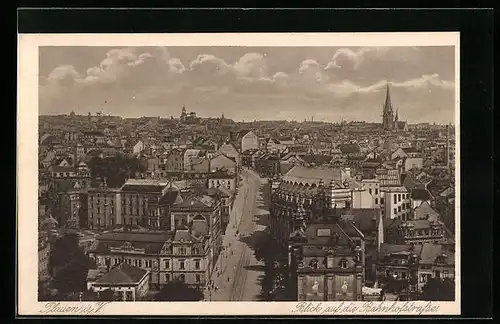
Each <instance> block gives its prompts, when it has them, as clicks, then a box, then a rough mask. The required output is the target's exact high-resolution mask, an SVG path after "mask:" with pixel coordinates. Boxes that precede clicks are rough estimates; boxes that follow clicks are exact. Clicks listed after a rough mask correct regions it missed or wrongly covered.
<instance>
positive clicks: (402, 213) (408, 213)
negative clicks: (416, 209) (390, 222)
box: [380, 186, 413, 220]
mask: <svg viewBox="0 0 500 324" xmlns="http://www.w3.org/2000/svg"><path fill="white" fill-rule="evenodd" d="M380 191H381V198H380V203H381V209H382V213H383V215H384V217H385V218H388V219H394V218H398V219H402V220H410V219H412V210H413V209H412V206H411V198H410V194H409V192H408V189H406V187H404V186H384V187H381V188H380Z"/></svg>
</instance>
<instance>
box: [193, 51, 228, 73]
mask: <svg viewBox="0 0 500 324" xmlns="http://www.w3.org/2000/svg"><path fill="white" fill-rule="evenodd" d="M189 68H190V71H191V72H194V73H198V74H201V75H217V74H225V73H227V72H229V71H230V69H231V65H229V64H228V63H226V61H224V60H223V59H221V58H218V57H216V56H214V55H210V54H200V55H198V57H197V58H196V59H194V60H193V61H192V62H191V63H190V64H189Z"/></svg>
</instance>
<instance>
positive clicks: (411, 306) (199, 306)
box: [17, 32, 461, 316]
mask: <svg viewBox="0 0 500 324" xmlns="http://www.w3.org/2000/svg"><path fill="white" fill-rule="evenodd" d="M459 39H460V35H459V33H458V32H437V33H435V32H424V33H422V32H417V33H265V34H262V33H259V34H257V33H245V34H235V33H227V34H20V35H18V44H19V47H18V63H19V64H18V76H19V77H18V139H17V141H18V142H17V154H18V166H17V167H18V170H17V185H18V189H17V190H18V198H17V199H18V200H17V204H18V205H17V210H18V215H17V226H18V227H17V231H18V236H17V237H18V239H17V257H18V260H17V266H18V269H17V285H18V291H17V302H18V305H17V306H18V307H17V308H18V314H19V315H38V316H41V315H65V316H67V315H136V316H140V315H142V316H153V315H193V316H199V315H351V316H352V315H419V314H422V315H457V314H460V302H461V299H460V297H461V271H460V268H461V267H460V264H461V263H460V217H459V215H460V199H457V200H456V206H455V208H456V213H455V215H456V222H455V223H456V225H455V233H456V253H455V256H456V260H455V261H456V267H455V272H456V275H455V276H456V289H455V290H456V300H455V301H454V302H432V303H430V302H424V301H422V302H397V303H396V304H394V305H393V303H394V302H381V303H375V302H372V304H371V307H375V306H377V305H378V306H379V310H378V311H377V310H376V308H368V307H367V304H366V303H367V302H349V303H345V302H344V303H340V302H311V303H310V305H312V306H311V307H316V311H315V310H312V311H309V312H307V311H303V312H297V309H298V308H297V307H298V305H299V304H300V302H133V303H125V304H124V303H120V302H112V303H107V304H98V303H93V302H38V301H37V270H36V269H37V268H38V254H37V248H36V247H37V236H38V232H37V220H38V217H37V213H38V208H37V201H38V193H37V191H38V165H37V157H38V140H37V139H38V68H39V67H38V65H39V53H38V47H39V46H159V45H161V46H248V47H250V46H274V47H276V46H302V47H304V46H335V47H337V46H361V47H368V46H455V98H456V101H455V139H456V148H455V151H456V153H455V156H456V158H455V163H456V165H455V170H456V181H455V183H456V197H458V198H459V197H460V136H459V134H460V77H459V75H460V70H459V66H460V63H459V60H460V46H459ZM405 303H406V304H405ZM205 304H206V305H205ZM339 305H341V306H340V307H338V306H339ZM382 306H384V307H389V308H385V310H383V311H381V309H383V308H382ZM349 307H350V308H349ZM434 307H437V310H432V309H433V308H434ZM370 309H371V310H373V311H372V312H370Z"/></svg>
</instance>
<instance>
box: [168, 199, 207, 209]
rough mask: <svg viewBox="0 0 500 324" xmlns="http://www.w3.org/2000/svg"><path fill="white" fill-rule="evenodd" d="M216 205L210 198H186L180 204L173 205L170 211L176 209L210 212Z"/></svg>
mask: <svg viewBox="0 0 500 324" xmlns="http://www.w3.org/2000/svg"><path fill="white" fill-rule="evenodd" d="M215 205H216V200H214V199H213V198H212V197H209V196H202V197H194V196H191V197H188V198H185V199H184V200H183V201H182V202H180V203H178V204H174V205H173V206H172V210H177V209H193V210H199V209H202V210H206V209H209V210H212V209H213V208H214V207H215Z"/></svg>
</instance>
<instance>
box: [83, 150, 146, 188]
mask: <svg viewBox="0 0 500 324" xmlns="http://www.w3.org/2000/svg"><path fill="white" fill-rule="evenodd" d="M88 166H89V168H90V172H91V174H92V177H93V179H94V180H95V179H96V178H106V183H107V185H108V187H110V188H119V187H121V186H122V185H123V184H124V183H125V180H126V179H128V178H132V177H134V176H135V175H136V173H142V172H145V171H146V167H145V166H144V164H142V163H141V161H140V160H139V159H138V158H137V157H135V156H128V155H123V154H120V155H117V156H113V157H106V158H100V157H92V158H91V160H90V161H89V163H88Z"/></svg>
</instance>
